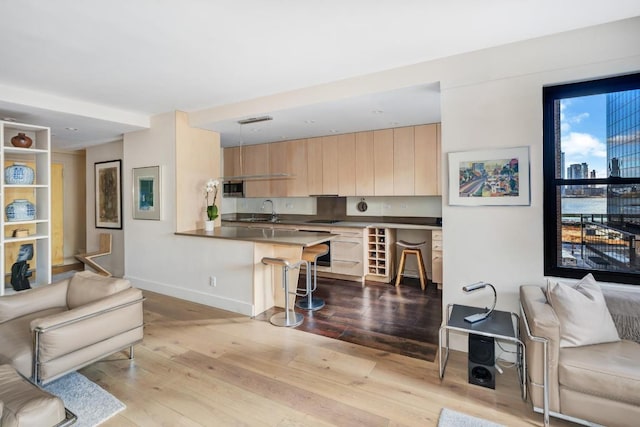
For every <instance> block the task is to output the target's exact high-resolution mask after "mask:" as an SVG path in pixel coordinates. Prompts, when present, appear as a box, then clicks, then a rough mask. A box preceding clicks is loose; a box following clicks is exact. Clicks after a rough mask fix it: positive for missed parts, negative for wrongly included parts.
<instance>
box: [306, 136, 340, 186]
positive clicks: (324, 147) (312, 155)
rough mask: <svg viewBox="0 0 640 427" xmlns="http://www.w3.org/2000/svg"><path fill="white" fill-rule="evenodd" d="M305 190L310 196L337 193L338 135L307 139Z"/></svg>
mask: <svg viewBox="0 0 640 427" xmlns="http://www.w3.org/2000/svg"><path fill="white" fill-rule="evenodd" d="M307 190H308V194H309V195H311V196H315V195H337V194H338V137H337V136H322V137H318V138H309V139H308V140H307Z"/></svg>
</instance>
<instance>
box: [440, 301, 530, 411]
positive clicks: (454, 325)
mask: <svg viewBox="0 0 640 427" xmlns="http://www.w3.org/2000/svg"><path fill="white" fill-rule="evenodd" d="M484 312H486V309H484V308H480V307H470V306H467V305H459V304H449V305H447V316H446V317H445V321H444V323H443V324H442V326H441V327H440V331H439V333H438V339H439V342H438V350H439V351H438V365H439V368H440V379H442V378H443V377H444V371H445V368H446V367H447V362H448V360H449V331H456V332H462V333H466V334H476V335H482V336H485V337H491V338H495V339H498V340H503V341H507V342H511V343H513V344H515V345H516V367H517V369H518V377H519V379H520V389H521V390H522V400H526V399H527V386H526V378H527V377H526V371H527V364H526V355H525V346H524V342H522V341H521V340H520V317H519V316H518V315H517V314H516V313H512V312H507V311H500V310H494V311H493V312H492V313H491V315H490V316H489V317H487V318H486V319H484V320H481V321H479V322H476V323H469V322H467V321H465V320H464V318H465V317H467V316H469V315H471V314H476V313H484ZM443 333H444V335H445V336H444V345H443V336H442V335H443ZM443 348H444V354H443Z"/></svg>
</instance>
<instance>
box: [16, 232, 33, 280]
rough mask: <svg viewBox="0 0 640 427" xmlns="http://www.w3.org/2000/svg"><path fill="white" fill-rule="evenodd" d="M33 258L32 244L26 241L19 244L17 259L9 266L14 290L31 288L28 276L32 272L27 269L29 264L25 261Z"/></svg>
mask: <svg viewBox="0 0 640 427" xmlns="http://www.w3.org/2000/svg"><path fill="white" fill-rule="evenodd" d="M32 259H33V244H32V243H26V244H24V245H20V252H18V259H16V262H15V263H14V264H13V265H12V266H11V286H13V289H14V290H16V291H23V290H25V289H31V285H30V284H29V277H31V274H32V272H31V271H29V264H28V263H27V261H29V260H32Z"/></svg>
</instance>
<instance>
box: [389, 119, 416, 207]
mask: <svg viewBox="0 0 640 427" xmlns="http://www.w3.org/2000/svg"><path fill="white" fill-rule="evenodd" d="M413 131H414V126H408V127H402V128H395V129H393V195H394V196H413V195H414V182H415V165H414V158H415V146H414V133H413Z"/></svg>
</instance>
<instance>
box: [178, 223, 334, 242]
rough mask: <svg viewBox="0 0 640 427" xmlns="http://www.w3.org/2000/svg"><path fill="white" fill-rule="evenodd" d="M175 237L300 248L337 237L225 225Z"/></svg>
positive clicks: (186, 232) (318, 233)
mask: <svg viewBox="0 0 640 427" xmlns="http://www.w3.org/2000/svg"><path fill="white" fill-rule="evenodd" d="M176 235H179V236H195V237H208V238H214V239H227V240H240V241H246V242H255V243H268V244H273V245H290V246H302V247H307V246H313V245H317V244H319V243H323V242H326V241H327V240H331V239H332V238H334V237H336V236H337V235H336V234H330V233H324V232H313V231H293V230H280V229H277V228H251V227H247V226H243V227H233V226H227V225H223V226H221V227H216V228H215V229H214V230H213V231H204V230H203V229H198V230H189V231H181V232H177V233H176Z"/></svg>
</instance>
